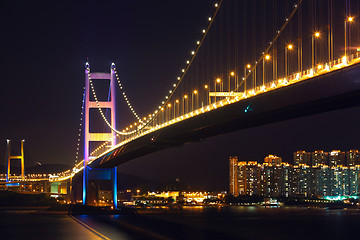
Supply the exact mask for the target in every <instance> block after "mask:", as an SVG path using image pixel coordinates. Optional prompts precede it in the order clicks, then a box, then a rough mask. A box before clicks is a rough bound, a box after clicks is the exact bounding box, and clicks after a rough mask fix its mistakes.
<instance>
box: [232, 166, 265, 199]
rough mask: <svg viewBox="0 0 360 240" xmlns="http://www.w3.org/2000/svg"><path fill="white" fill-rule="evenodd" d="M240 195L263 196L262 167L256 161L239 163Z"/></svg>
mask: <svg viewBox="0 0 360 240" xmlns="http://www.w3.org/2000/svg"><path fill="white" fill-rule="evenodd" d="M238 166H239V177H238V179H239V194H240V195H261V183H260V176H261V165H259V164H258V163H257V162H256V161H249V162H244V161H242V162H239V164H238Z"/></svg>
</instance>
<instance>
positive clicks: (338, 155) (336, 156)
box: [329, 150, 346, 167]
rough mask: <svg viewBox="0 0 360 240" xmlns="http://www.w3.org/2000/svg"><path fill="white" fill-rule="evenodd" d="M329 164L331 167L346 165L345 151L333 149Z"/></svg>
mask: <svg viewBox="0 0 360 240" xmlns="http://www.w3.org/2000/svg"><path fill="white" fill-rule="evenodd" d="M329 166H330V167H337V166H346V162H345V152H341V151H339V150H333V151H331V152H330V153H329Z"/></svg>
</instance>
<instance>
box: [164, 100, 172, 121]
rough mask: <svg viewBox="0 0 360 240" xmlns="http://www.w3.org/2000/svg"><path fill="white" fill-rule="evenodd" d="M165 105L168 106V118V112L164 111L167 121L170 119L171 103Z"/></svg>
mask: <svg viewBox="0 0 360 240" xmlns="http://www.w3.org/2000/svg"><path fill="white" fill-rule="evenodd" d="M167 106H168V112H169V119H167V118H168V114H167V113H165V114H166V119H165V121H166V122H167V121H170V119H171V103H169V104H168V105H167Z"/></svg>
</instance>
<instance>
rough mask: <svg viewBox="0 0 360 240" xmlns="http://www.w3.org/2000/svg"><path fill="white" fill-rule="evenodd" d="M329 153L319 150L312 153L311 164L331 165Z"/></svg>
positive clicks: (315, 165) (314, 165)
mask: <svg viewBox="0 0 360 240" xmlns="http://www.w3.org/2000/svg"><path fill="white" fill-rule="evenodd" d="M328 155H329V153H328V152H324V151H322V150H317V151H315V152H312V153H311V165H312V166H313V167H317V166H320V165H329V162H328V161H329V156H328Z"/></svg>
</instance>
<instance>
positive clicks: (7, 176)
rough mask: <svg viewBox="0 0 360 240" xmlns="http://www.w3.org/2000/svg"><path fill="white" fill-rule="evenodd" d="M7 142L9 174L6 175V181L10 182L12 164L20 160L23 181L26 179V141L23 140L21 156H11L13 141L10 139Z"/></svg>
mask: <svg viewBox="0 0 360 240" xmlns="http://www.w3.org/2000/svg"><path fill="white" fill-rule="evenodd" d="M6 142H7V148H6V159H7V174H6V181H7V182H8V181H10V178H11V177H10V162H11V160H14V159H19V160H20V165H21V175H20V177H21V179H25V164H24V142H25V140H21V153H20V154H21V155H18V156H16V155H11V141H10V140H9V139H8V140H6Z"/></svg>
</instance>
